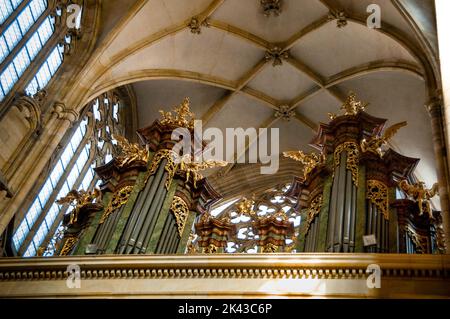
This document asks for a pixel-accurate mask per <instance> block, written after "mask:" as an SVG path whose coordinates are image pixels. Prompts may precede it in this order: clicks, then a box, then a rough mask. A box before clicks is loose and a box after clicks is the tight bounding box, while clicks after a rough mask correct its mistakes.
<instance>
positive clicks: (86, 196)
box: [56, 188, 101, 226]
mask: <svg viewBox="0 0 450 319" xmlns="http://www.w3.org/2000/svg"><path fill="white" fill-rule="evenodd" d="M100 197H101V192H100V190H99V189H98V188H95V189H94V190H93V191H92V192H87V191H84V190H79V191H78V190H75V189H74V190H71V191H70V192H69V193H67V195H66V196H64V197H61V198H59V199H58V200H57V201H56V203H57V204H59V205H63V204H69V205H71V206H72V207H73V210H72V212H71V213H70V220H69V223H68V224H67V225H66V226H70V225H74V224H75V223H76V222H77V221H78V215H79V212H80V209H81V208H82V207H83V206H85V205H87V204H92V202H93V201H94V200H95V199H97V198H100Z"/></svg>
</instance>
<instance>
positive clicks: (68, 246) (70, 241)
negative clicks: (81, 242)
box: [59, 236, 78, 256]
mask: <svg viewBox="0 0 450 319" xmlns="http://www.w3.org/2000/svg"><path fill="white" fill-rule="evenodd" d="M77 241H78V237H76V236H69V237H67V238H66V240H65V242H64V246H63V247H62V248H61V251H60V253H59V255H60V256H67V255H68V254H69V253H70V252H71V251H72V249H73V247H74V246H75V244H76V243H77Z"/></svg>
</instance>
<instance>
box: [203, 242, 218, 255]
mask: <svg viewBox="0 0 450 319" xmlns="http://www.w3.org/2000/svg"><path fill="white" fill-rule="evenodd" d="M218 251H219V247H217V246H216V245H214V244H209V245H208V247H205V248H203V253H204V254H216V253H217V252H218Z"/></svg>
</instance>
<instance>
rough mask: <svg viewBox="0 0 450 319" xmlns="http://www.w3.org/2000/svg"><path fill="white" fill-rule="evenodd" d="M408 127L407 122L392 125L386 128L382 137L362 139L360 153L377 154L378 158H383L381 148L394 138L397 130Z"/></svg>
mask: <svg viewBox="0 0 450 319" xmlns="http://www.w3.org/2000/svg"><path fill="white" fill-rule="evenodd" d="M406 125H408V123H407V122H400V123H397V124H394V125H392V126H390V127H389V128H387V129H386V130H385V132H384V134H383V136H380V137H377V136H372V137H369V138H368V139H363V140H362V141H361V151H362V152H363V153H366V152H371V153H374V154H377V155H379V156H380V158H382V157H383V155H384V154H383V151H382V149H381V148H382V146H383V145H385V144H387V143H388V142H389V140H390V139H391V138H392V137H394V135H395V134H396V133H397V132H398V130H399V129H400V128H402V127H404V126H406Z"/></svg>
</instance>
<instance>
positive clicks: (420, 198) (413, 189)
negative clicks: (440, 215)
mask: <svg viewBox="0 0 450 319" xmlns="http://www.w3.org/2000/svg"><path fill="white" fill-rule="evenodd" d="M398 186H399V187H400V189H402V190H403V191H404V192H405V193H406V194H407V195H408V196H411V197H412V198H413V199H414V200H415V201H416V202H417V204H418V205H419V216H421V215H422V214H423V213H424V212H425V213H427V214H428V216H429V218H430V219H434V217H433V211H432V209H431V205H430V199H431V198H433V197H434V196H435V195H437V194H439V189H438V187H439V185H438V183H435V184H434V185H433V187H432V188H431V189H427V188H426V186H425V183H424V182H417V183H415V184H413V185H411V184H409V183H408V182H407V181H406V180H402V181H401V182H400V183H399V184H398Z"/></svg>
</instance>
